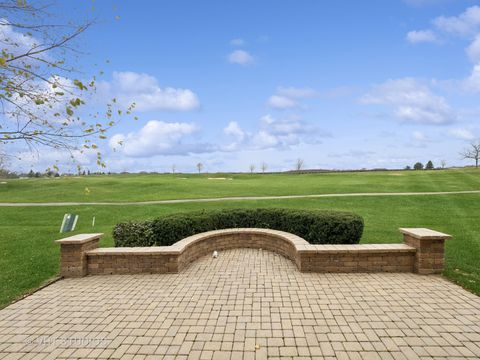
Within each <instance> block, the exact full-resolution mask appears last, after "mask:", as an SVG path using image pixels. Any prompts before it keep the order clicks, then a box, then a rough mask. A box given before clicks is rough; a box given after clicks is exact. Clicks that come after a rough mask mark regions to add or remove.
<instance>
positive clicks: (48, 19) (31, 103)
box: [0, 0, 134, 166]
mask: <svg viewBox="0 0 480 360" xmlns="http://www.w3.org/2000/svg"><path fill="white" fill-rule="evenodd" d="M35 4H38V2H37V3H35ZM49 10H50V8H49V6H39V5H34V4H33V3H31V2H27V1H19V0H4V1H0V46H1V52H0V114H1V120H0V145H3V146H2V148H3V149H4V150H3V151H5V149H6V148H7V147H8V148H9V149H12V147H11V146H10V145H16V146H15V151H10V152H7V153H6V154H4V155H5V156H9V157H16V156H17V154H16V152H18V149H28V150H29V151H36V152H38V151H39V150H40V149H43V148H45V147H46V148H53V149H57V150H61V151H67V152H68V153H69V154H70V156H71V158H72V159H73V160H75V156H76V154H79V153H83V152H84V151H86V150H88V149H91V151H93V152H96V157H97V164H98V165H99V166H105V164H104V163H103V160H102V156H101V153H100V151H99V147H98V142H99V141H101V140H104V139H106V135H105V134H106V132H107V130H108V129H109V128H111V127H112V126H113V125H114V124H115V123H116V121H118V118H119V117H120V116H121V115H123V114H127V115H129V114H131V112H132V110H133V107H134V104H132V105H130V106H128V107H127V108H126V109H122V107H120V106H119V104H117V102H116V100H115V99H111V100H110V101H107V102H106V104H102V106H105V109H104V110H102V111H96V112H95V111H91V112H88V110H87V109H86V105H87V103H88V102H89V101H91V100H92V99H93V97H94V94H95V92H96V81H97V79H96V77H95V76H94V77H93V78H92V79H89V80H85V79H81V77H80V76H79V72H78V69H76V67H75V58H76V57H78V56H79V54H81V53H80V52H79V51H78V49H77V46H76V40H77V39H78V38H79V37H80V36H81V35H82V34H83V33H84V32H85V31H87V30H88V29H90V28H91V27H92V25H93V24H94V22H93V21H92V20H88V21H85V22H83V23H81V24H75V23H73V22H68V23H65V24H59V23H57V22H56V21H54V20H53V16H52V14H51V13H50V12H49ZM19 144H21V146H18V145H19Z"/></svg>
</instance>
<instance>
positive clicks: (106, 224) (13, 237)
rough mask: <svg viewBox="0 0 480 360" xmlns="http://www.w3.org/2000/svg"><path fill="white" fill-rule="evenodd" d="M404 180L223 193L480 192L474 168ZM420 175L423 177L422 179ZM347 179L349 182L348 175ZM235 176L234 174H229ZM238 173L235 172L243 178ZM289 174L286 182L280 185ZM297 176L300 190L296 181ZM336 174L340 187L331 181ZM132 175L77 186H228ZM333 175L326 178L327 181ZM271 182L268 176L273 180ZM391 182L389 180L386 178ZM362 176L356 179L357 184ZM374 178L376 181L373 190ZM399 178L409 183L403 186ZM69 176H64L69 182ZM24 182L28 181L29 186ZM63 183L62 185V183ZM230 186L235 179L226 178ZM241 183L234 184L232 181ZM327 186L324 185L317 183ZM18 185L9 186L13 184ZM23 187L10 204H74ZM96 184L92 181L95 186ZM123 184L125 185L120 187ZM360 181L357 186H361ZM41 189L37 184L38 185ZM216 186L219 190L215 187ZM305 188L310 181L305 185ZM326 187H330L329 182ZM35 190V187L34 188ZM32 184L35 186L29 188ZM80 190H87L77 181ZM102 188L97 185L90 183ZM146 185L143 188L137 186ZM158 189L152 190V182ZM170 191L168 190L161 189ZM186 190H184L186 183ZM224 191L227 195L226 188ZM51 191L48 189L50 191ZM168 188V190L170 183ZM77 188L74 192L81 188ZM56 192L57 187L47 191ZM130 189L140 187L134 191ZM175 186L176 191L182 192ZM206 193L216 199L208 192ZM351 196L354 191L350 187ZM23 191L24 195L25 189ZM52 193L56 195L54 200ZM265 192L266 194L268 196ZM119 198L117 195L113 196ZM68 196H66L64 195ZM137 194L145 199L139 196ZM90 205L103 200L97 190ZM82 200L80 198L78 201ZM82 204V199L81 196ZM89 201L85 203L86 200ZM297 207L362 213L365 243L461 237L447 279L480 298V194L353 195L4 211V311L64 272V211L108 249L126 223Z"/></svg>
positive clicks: (320, 178)
mask: <svg viewBox="0 0 480 360" xmlns="http://www.w3.org/2000/svg"><path fill="white" fill-rule="evenodd" d="M401 174H405V175H400V176H392V175H391V174H389V173H360V174H316V175H312V174H309V175H280V174H279V175H268V179H274V178H275V179H277V182H276V184H274V185H273V189H272V188H269V187H268V185H265V184H263V183H262V182H261V175H258V176H257V175H253V177H254V178H255V179H252V180H248V176H249V175H241V176H240V178H241V179H242V181H244V182H245V183H252V182H253V183H259V184H261V185H260V187H263V190H259V189H258V188H256V187H255V186H254V185H251V188H250V191H248V190H249V186H244V187H241V188H240V189H239V188H237V189H236V190H235V191H236V192H234V193H233V194H232V193H223V194H222V195H227V196H232V195H263V194H268V193H269V194H272V193H275V192H274V190H275V189H276V191H277V192H280V191H282V192H283V194H288V190H290V191H291V193H295V192H297V193H298V192H299V191H303V192H305V193H316V192H319V191H320V189H323V187H322V186H324V187H325V189H324V192H339V193H345V192H359V191H369V190H371V191H381V190H383V191H385V192H387V191H412V190H417V191H454V190H476V189H480V172H476V171H474V170H467V171H457V170H455V171H452V172H451V173H450V172H448V171H445V172H438V173H437V172H421V173H417V172H413V171H412V172H401ZM417 174H418V175H417ZM342 175H343V176H345V177H346V179H343V178H342ZM226 176H229V175H226ZM236 176H238V175H233V177H236ZM282 176H285V183H287V184H289V185H288V186H287V185H284V184H283V182H282V181H281V179H282ZM296 176H298V180H297V181H298V185H293V184H295V177H296ZM334 176H336V178H335V179H336V181H337V185H335V181H333V180H332V178H333V177H334ZM158 177H159V178H160V179H156V178H155V177H154V176H143V177H142V176H132V177H114V178H110V177H105V178H101V177H98V178H97V177H95V178H87V179H78V181H80V180H81V181H84V182H90V183H92V184H94V183H95V184H100V183H102V182H107V183H108V182H110V181H111V182H114V184H113V185H111V186H110V189H104V187H107V188H108V186H106V185H105V184H104V185H102V187H99V192H100V189H102V191H101V192H102V200H106V196H107V193H108V192H112V189H111V188H114V189H118V190H117V191H120V192H121V193H120V194H116V195H115V196H112V197H114V198H115V199H116V200H120V199H122V200H124V199H127V198H128V199H131V200H138V198H141V197H142V196H143V198H142V199H152V197H151V195H150V194H148V186H145V185H144V188H143V190H142V187H141V185H138V181H137V180H138V179H141V180H142V183H146V181H147V180H146V179H149V180H151V182H152V183H155V184H157V186H158V187H161V186H160V185H159V184H167V185H168V184H170V185H169V188H170V190H169V192H166V194H168V196H166V195H165V198H181V197H197V198H198V197H206V195H209V196H212V195H214V194H216V193H215V186H213V185H210V182H212V181H213V182H215V184H223V183H222V181H224V180H207V179H205V178H203V179H202V178H197V177H195V176H191V179H189V180H186V181H190V180H192V183H193V182H196V183H201V182H202V181H203V182H206V183H207V185H204V188H202V187H201V186H198V187H195V186H194V187H192V188H190V187H185V191H187V193H186V194H185V193H181V192H178V191H179V189H178V186H180V185H178V184H177V183H178V182H180V180H178V181H172V177H171V176H166V177H165V179H164V178H162V176H158ZM324 177H327V179H324ZM266 178H267V176H266ZM390 178H392V179H394V180H392V182H390V183H389V184H388V183H387V184H385V183H382V181H381V179H387V180H385V181H387V182H388V181H390V180H389V179H390ZM353 179H355V181H354V180H353ZM370 179H373V180H375V181H374V182H373V183H372V185H371V186H370V187H369V186H368V183H369V181H370ZM399 179H406V183H405V184H402V181H400V180H399ZM67 180H70V179H65V181H67ZM22 181H24V182H23V183H22ZM58 181H63V180H58ZM225 181H228V180H225ZM230 181H234V180H230ZM317 182H318V184H320V185H318V184H317ZM10 183H11V182H9V184H10ZM18 183H19V184H20V185H15V186H16V190H12V191H14V192H15V191H17V190H18V191H20V192H21V193H20V194H10V191H8V192H5V190H2V193H1V196H2V198H1V200H0V201H5V200H6V199H4V197H3V195H4V194H7V197H8V196H9V197H10V198H9V201H14V200H17V201H22V202H23V201H34V200H36V201H40V199H41V200H42V201H45V200H48V201H64V200H73V199H72V198H68V196H70V195H69V194H68V193H67V192H65V193H63V191H66V190H67V188H66V187H65V188H64V189H57V188H56V186H57V185H56V184H61V185H59V186H60V187H61V186H63V184H62V183H61V182H57V180H32V181H30V180H19V181H18ZM90 183H89V184H90ZM116 183H124V184H116ZM355 183H356V185H354V184H355ZM31 184H35V185H31ZM215 184H214V185H215ZM305 184H310V185H309V186H310V187H306V185H305ZM322 184H323V185H322ZM30 185H31V186H30ZM29 186H30V187H29ZM76 186H77V188H78V189H80V188H82V187H84V184H83V185H80V184H76ZM89 186H91V187H92V188H94V189H95V186H97V185H89ZM138 186H140V188H138ZM152 186H153V185H152ZM162 186H163V185H162ZM181 186H184V185H181ZM223 186H227V185H221V186H219V187H220V188H221V190H222V191H224V192H226V188H225V187H223ZM37 187H38V191H37V192H38V194H39V198H38V199H37V198H35V188H37ZM43 187H47V190H45V189H43ZM166 187H168V186H166ZM74 188H75V187H74ZM48 189H50V190H48ZM129 189H135V190H134V191H133V190H131V191H129ZM173 189H176V190H175V191H177V192H176V193H175V192H174V190H173ZM205 189H207V190H208V191H210V193H209V194H205V193H203V191H204V190H205ZM346 189H347V190H348V191H347V190H346ZM22 191H23V192H22ZM48 191H49V192H50V193H51V194H52V195H51V196H49V197H47V196H46V194H47V193H48ZM262 191H265V193H262ZM113 193H114V194H115V192H113ZM61 194H64V195H65V196H63V195H61ZM135 194H136V195H138V196H135ZM89 196H90V200H91V201H97V200H100V199H98V198H97V196H96V195H95V192H92V193H91V195H89ZM75 199H76V198H75ZM76 200H79V199H76ZM81 200H83V199H81ZM275 206H280V207H290V208H318V209H338V210H350V211H354V212H357V213H359V214H360V215H362V216H363V217H364V219H365V225H366V227H365V232H364V236H363V238H362V243H389V242H401V241H402V238H401V236H400V234H399V233H398V230H397V229H398V228H399V227H429V228H433V229H435V230H439V231H442V232H446V233H449V234H452V235H453V236H454V239H453V240H451V241H450V242H448V243H447V247H446V270H445V276H447V277H448V278H450V279H452V280H454V281H457V282H459V283H460V284H461V285H462V286H464V287H466V288H468V289H470V290H472V291H474V292H475V293H477V294H480V225H479V224H480V211H479V209H480V194H462V195H436V196H405V197H389V196H381V197H351V198H321V199H291V200H268V201H265V200H262V201H249V202H244V201H228V202H227V201H226V202H215V203H189V204H168V205H145V206H134V205H131V206H115V207H112V206H78V207H16V208H7V207H0V307H2V306H5V305H6V304H8V303H9V302H10V301H12V300H13V299H15V298H17V297H19V296H21V295H22V294H24V293H26V292H27V291H29V290H32V289H35V288H36V287H38V286H39V285H40V284H41V283H42V282H43V281H45V280H47V279H48V278H51V277H53V276H55V275H56V274H57V273H58V265H59V259H58V255H59V248H58V246H57V245H56V244H55V243H54V242H53V240H54V239H58V238H59V237H60V234H58V228H59V226H60V222H61V219H62V217H63V214H64V213H66V212H74V213H77V214H79V215H80V221H79V224H78V229H77V232H93V231H94V232H105V233H106V235H107V236H106V237H105V238H104V240H103V241H102V246H111V245H112V244H113V242H112V238H111V230H112V227H113V225H114V224H116V223H117V222H120V221H124V220H127V219H146V218H153V217H155V216H157V215H160V214H165V213H172V212H179V211H189V210H194V209H202V208H226V207H275ZM93 216H95V217H96V225H95V228H92V227H91V218H92V217H93Z"/></svg>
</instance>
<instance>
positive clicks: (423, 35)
mask: <svg viewBox="0 0 480 360" xmlns="http://www.w3.org/2000/svg"><path fill="white" fill-rule="evenodd" d="M407 40H408V41H409V42H411V43H412V44H416V43H422V42H437V41H438V39H437V36H436V35H435V33H434V32H433V31H432V30H418V31H416V30H413V31H409V32H408V33H407Z"/></svg>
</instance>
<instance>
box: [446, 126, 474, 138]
mask: <svg viewBox="0 0 480 360" xmlns="http://www.w3.org/2000/svg"><path fill="white" fill-rule="evenodd" d="M448 133H449V134H450V135H451V136H453V137H454V138H457V139H461V140H473V139H475V135H474V134H473V133H472V132H471V131H470V130H467V129H462V128H458V129H451V130H449V132H448Z"/></svg>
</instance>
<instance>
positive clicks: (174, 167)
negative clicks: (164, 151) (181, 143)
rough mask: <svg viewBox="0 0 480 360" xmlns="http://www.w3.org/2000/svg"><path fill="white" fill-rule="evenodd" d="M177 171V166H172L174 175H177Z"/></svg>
mask: <svg viewBox="0 0 480 360" xmlns="http://www.w3.org/2000/svg"><path fill="white" fill-rule="evenodd" d="M176 170H177V166H176V165H175V164H172V174H175V171H176Z"/></svg>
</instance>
